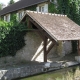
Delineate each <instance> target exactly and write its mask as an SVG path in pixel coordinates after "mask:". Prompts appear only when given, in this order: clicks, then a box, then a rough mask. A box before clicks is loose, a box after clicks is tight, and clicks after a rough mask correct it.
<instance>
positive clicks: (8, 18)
mask: <svg viewBox="0 0 80 80" xmlns="http://www.w3.org/2000/svg"><path fill="white" fill-rule="evenodd" d="M4 21H7V22H10V14H7V15H5V16H4Z"/></svg>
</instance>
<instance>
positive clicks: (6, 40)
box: [0, 21, 27, 57]
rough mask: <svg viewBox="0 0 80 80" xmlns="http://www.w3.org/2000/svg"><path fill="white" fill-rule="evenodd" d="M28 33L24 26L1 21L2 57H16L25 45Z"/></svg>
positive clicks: (0, 44)
mask: <svg viewBox="0 0 80 80" xmlns="http://www.w3.org/2000/svg"><path fill="white" fill-rule="evenodd" d="M26 31H27V27H26V26H25V25H24V24H19V23H17V22H16V23H15V22H10V23H7V22H4V21H0V57H3V56H8V55H11V56H14V55H15V54H16V52H17V51H18V50H19V49H21V48H22V47H23V46H24V45H25V43H24V35H25V34H26Z"/></svg>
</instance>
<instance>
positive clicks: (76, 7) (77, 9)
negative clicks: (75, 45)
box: [57, 0, 80, 25]
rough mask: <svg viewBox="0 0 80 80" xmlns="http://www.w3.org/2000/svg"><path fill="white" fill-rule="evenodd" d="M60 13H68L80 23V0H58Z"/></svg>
mask: <svg viewBox="0 0 80 80" xmlns="http://www.w3.org/2000/svg"><path fill="white" fill-rule="evenodd" d="M57 1H58V13H60V14H66V15H68V17H69V18H71V19H72V20H73V21H74V22H76V23H77V24H78V25H80V0H57Z"/></svg>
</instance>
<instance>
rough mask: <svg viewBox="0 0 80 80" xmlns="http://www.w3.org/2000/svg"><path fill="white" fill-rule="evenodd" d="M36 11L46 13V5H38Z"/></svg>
mask: <svg viewBox="0 0 80 80" xmlns="http://www.w3.org/2000/svg"><path fill="white" fill-rule="evenodd" d="M37 11H38V12H45V13H47V12H48V4H41V5H38V7H37Z"/></svg>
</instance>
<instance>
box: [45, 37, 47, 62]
mask: <svg viewBox="0 0 80 80" xmlns="http://www.w3.org/2000/svg"><path fill="white" fill-rule="evenodd" d="M44 62H47V37H46V36H45V37H44Z"/></svg>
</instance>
